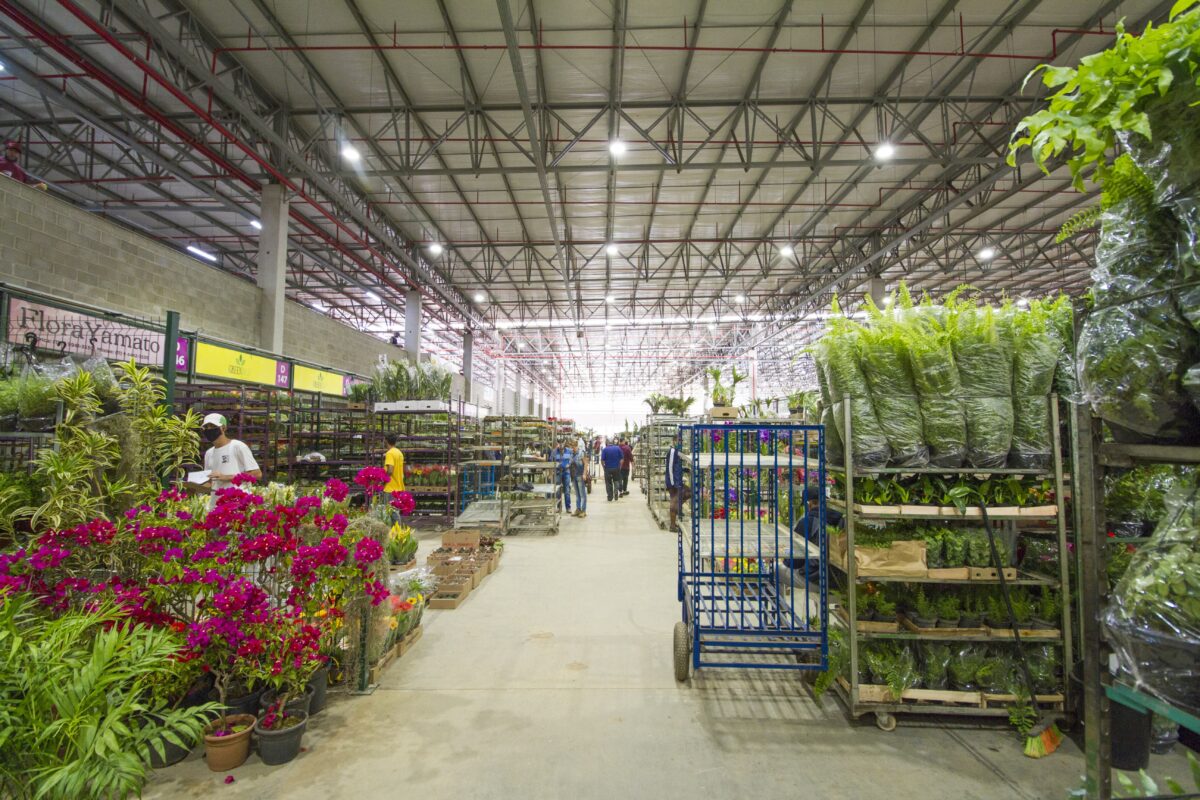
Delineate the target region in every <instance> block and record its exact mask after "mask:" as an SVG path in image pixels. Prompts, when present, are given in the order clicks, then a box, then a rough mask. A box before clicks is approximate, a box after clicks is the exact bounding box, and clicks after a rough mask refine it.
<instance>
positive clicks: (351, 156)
mask: <svg viewBox="0 0 1200 800" xmlns="http://www.w3.org/2000/svg"><path fill="white" fill-rule="evenodd" d="M342 158H344V159H346V160H347V161H358V160H359V159H361V158H362V154H361V153H359V152H358V151H357V150H356V149H354V145H352V144H350V143H349V142H346V143H345V144H344V145H342Z"/></svg>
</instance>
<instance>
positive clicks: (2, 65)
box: [0, 61, 4, 72]
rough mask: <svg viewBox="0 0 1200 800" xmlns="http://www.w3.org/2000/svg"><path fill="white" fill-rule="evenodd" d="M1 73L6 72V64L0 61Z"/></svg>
mask: <svg viewBox="0 0 1200 800" xmlns="http://www.w3.org/2000/svg"><path fill="white" fill-rule="evenodd" d="M0 72H4V62H3V61H0Z"/></svg>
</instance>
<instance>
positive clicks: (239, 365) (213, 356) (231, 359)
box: [196, 342, 288, 389]
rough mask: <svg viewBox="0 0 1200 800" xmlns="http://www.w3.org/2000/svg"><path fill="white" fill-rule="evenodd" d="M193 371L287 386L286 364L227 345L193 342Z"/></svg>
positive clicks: (213, 375) (217, 376) (236, 379)
mask: <svg viewBox="0 0 1200 800" xmlns="http://www.w3.org/2000/svg"><path fill="white" fill-rule="evenodd" d="M196 372H197V373H198V374H200V375H208V376H210V377H213V378H228V379H230V380H235V381H245V382H247V383H261V384H265V385H266V386H279V387H282V388H284V389H286V388H287V385H288V364H287V362H286V361H276V360H275V359H273V358H264V357H263V356H256V355H252V354H250V353H243V352H241V351H238V350H231V349H229V348H228V347H219V346H217V345H215V344H209V343H207V342H196Z"/></svg>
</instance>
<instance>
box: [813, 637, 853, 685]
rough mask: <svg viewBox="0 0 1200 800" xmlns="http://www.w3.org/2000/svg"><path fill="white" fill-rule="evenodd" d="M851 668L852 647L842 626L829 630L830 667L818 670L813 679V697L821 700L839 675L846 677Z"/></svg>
mask: <svg viewBox="0 0 1200 800" xmlns="http://www.w3.org/2000/svg"><path fill="white" fill-rule="evenodd" d="M849 669H850V648H849V647H848V646H847V645H846V634H845V633H844V632H843V631H842V629H841V628H831V629H830V631H829V662H828V669H826V670H825V671H824V672H818V673H817V677H816V678H815V679H814V680H813V685H812V693H813V698H814V699H817V700H820V699H821V696H822V695H824V694H825V692H827V691H829V687H830V686H832V685H833V683H834V681H836V680H837V679H838V678H839V677H845V676H846V675H847V673H848V671H849Z"/></svg>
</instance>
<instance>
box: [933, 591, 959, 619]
mask: <svg viewBox="0 0 1200 800" xmlns="http://www.w3.org/2000/svg"><path fill="white" fill-rule="evenodd" d="M937 615H938V618H939V619H958V618H959V617H961V616H962V609H961V608H960V607H959V602H958V598H957V597H955V596H954V595H951V594H947V595H943V596H942V597H939V598H938V600H937Z"/></svg>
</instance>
